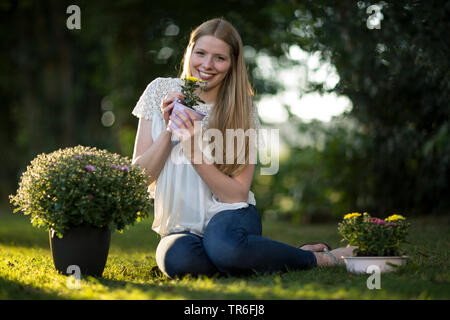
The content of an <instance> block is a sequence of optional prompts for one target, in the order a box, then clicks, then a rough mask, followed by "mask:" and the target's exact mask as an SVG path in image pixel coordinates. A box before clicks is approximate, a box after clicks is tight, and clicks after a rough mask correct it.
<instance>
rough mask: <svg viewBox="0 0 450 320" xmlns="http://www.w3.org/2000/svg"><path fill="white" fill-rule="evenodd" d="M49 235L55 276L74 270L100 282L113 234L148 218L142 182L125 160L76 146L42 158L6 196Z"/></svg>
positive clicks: (137, 170)
mask: <svg viewBox="0 0 450 320" xmlns="http://www.w3.org/2000/svg"><path fill="white" fill-rule="evenodd" d="M10 201H11V203H12V204H13V205H14V206H15V207H16V209H15V210H14V213H16V212H18V211H22V212H23V213H24V214H25V215H29V216H30V217H31V222H32V224H33V226H37V227H44V228H46V229H47V230H48V231H49V237H50V247H51V251H52V256H53V262H54V264H55V268H56V270H58V271H59V272H61V273H63V274H66V272H67V268H68V266H70V265H77V266H78V267H79V268H80V271H81V274H83V275H93V276H101V275H102V273H103V269H104V267H105V264H106V260H107V256H108V251H109V245H110V237H111V231H114V230H119V231H122V230H123V229H124V228H125V226H127V225H132V224H133V223H134V222H135V221H140V220H141V219H144V218H146V217H147V216H148V214H149V213H150V212H151V206H152V203H151V200H150V199H149V197H148V193H147V182H146V176H145V174H144V172H143V170H142V169H141V168H139V167H138V166H132V165H131V162H130V160H129V159H128V158H126V157H123V156H120V155H118V154H113V153H110V152H108V151H106V150H98V149H96V148H91V147H84V146H76V147H72V148H66V149H59V150H57V151H54V152H52V153H49V154H45V153H43V154H40V155H38V156H37V157H36V158H35V159H34V160H32V161H31V164H30V165H29V166H28V167H27V170H26V171H25V172H24V173H23V174H22V178H21V181H20V182H19V188H18V190H17V193H16V194H15V195H11V196H10Z"/></svg>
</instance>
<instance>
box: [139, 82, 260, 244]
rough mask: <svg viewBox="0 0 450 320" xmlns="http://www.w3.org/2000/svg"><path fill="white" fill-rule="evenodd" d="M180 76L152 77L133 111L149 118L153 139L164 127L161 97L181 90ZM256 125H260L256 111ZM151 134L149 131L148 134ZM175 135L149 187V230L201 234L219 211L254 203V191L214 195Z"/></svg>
mask: <svg viewBox="0 0 450 320" xmlns="http://www.w3.org/2000/svg"><path fill="white" fill-rule="evenodd" d="M181 84H182V79H179V78H157V79H155V80H153V81H152V82H151V83H150V84H149V85H148V86H147V88H146V89H145V91H144V93H143V94H142V95H141V97H140V98H139V100H138V102H137V104H136V106H135V108H134V109H133V111H132V114H133V115H135V116H136V117H138V118H144V119H145V120H152V131H151V135H152V139H153V141H155V140H156V139H157V138H158V136H159V135H160V134H161V133H162V132H163V130H165V123H164V119H163V115H162V112H161V109H160V106H161V101H162V99H163V98H164V97H165V96H166V95H167V94H168V93H171V92H181ZM212 107H213V105H211V104H202V105H199V106H197V107H195V109H197V110H200V111H203V112H205V113H207V114H208V113H209V111H210V110H211V108H212ZM253 117H254V121H255V125H256V126H259V121H258V117H257V112H256V110H255V111H254V114H253ZM207 126H208V115H207V116H206V117H205V118H204V119H203V120H202V129H203V130H205V129H207ZM149 134H150V133H149ZM178 143H179V140H178V138H177V137H176V135H175V134H172V149H171V151H170V155H169V157H168V159H167V161H166V163H165V165H164V168H163V169H162V171H161V173H160V174H159V177H158V179H157V180H156V181H155V182H154V183H153V184H152V185H151V186H150V187H149V193H150V197H152V198H154V199H155V201H154V214H155V216H154V220H153V225H152V229H153V230H154V231H155V232H157V233H158V234H160V235H161V236H165V235H168V234H170V233H174V232H181V231H189V232H192V233H195V234H197V235H200V236H202V235H203V232H204V230H205V228H206V225H207V224H208V222H209V220H210V219H211V218H212V217H213V216H214V215H215V214H216V213H218V212H220V211H223V210H232V209H240V208H245V207H248V205H249V204H253V205H256V201H255V197H254V194H253V192H251V191H250V192H249V196H248V200H247V202H237V203H223V202H219V201H218V199H217V197H216V196H214V195H213V193H212V192H211V190H210V189H209V187H208V186H207V184H206V183H205V182H204V181H203V180H202V178H201V177H200V176H199V175H198V174H197V171H195V169H194V167H193V166H192V164H191V163H190V162H189V161H188V160H187V159H186V158H185V157H184V155H183V153H182V150H181V148H180V147H176V145H177V144H178Z"/></svg>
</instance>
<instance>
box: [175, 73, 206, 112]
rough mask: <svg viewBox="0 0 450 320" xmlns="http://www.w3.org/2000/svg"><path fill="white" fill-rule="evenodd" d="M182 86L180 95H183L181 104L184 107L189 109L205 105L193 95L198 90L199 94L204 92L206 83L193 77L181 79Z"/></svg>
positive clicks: (196, 95)
mask: <svg viewBox="0 0 450 320" xmlns="http://www.w3.org/2000/svg"><path fill="white" fill-rule="evenodd" d="M183 83H184V84H183V85H182V86H181V93H183V94H184V96H185V98H184V100H183V104H184V105H185V106H186V107H189V108H191V109H193V108H194V106H196V105H198V104H200V103H205V102H204V101H203V100H202V99H200V97H199V96H198V94H196V93H195V91H196V90H197V89H200V92H201V91H203V90H205V88H206V85H207V82H206V81H203V80H201V79H197V78H195V77H186V78H184V79H183Z"/></svg>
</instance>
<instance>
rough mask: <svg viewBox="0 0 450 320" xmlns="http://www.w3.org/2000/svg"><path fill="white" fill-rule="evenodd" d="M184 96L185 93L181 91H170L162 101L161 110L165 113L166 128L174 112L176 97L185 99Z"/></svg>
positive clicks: (181, 99)
mask: <svg viewBox="0 0 450 320" xmlns="http://www.w3.org/2000/svg"><path fill="white" fill-rule="evenodd" d="M184 98H185V97H184V94H182V93H181V92H172V93H169V94H168V95H167V96H166V97H165V98H164V99H163V101H162V102H161V112H162V114H163V118H164V122H165V123H166V128H167V125H168V123H169V118H170V115H171V114H172V109H173V107H174V101H175V99H178V100H180V101H183V100H184Z"/></svg>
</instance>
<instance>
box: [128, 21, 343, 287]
mask: <svg viewBox="0 0 450 320" xmlns="http://www.w3.org/2000/svg"><path fill="white" fill-rule="evenodd" d="M242 48H243V46H242V41H241V37H240V36H239V34H238V32H237V31H236V29H235V28H234V27H233V26H232V25H231V24H230V23H229V22H227V21H225V20H224V19H219V18H218V19H212V20H209V21H206V22H204V23H203V24H201V25H200V26H198V27H197V28H196V29H195V30H194V31H193V32H192V33H191V37H190V41H189V44H188V46H187V49H186V52H185V55H184V58H183V70H182V74H181V75H180V77H181V78H184V77H195V78H197V79H201V80H203V81H205V82H206V83H207V86H206V88H205V89H204V90H203V91H201V92H199V96H200V98H201V99H202V100H203V101H204V104H201V105H199V106H197V107H196V109H198V110H200V111H203V112H205V113H206V114H207V116H206V117H205V118H204V119H203V120H202V121H201V128H203V129H208V128H209V129H215V130H216V131H217V130H218V131H219V132H220V133H221V134H222V135H223V137H224V138H223V139H222V142H223V143H224V146H223V147H222V148H221V149H220V148H216V149H215V150H216V152H224V153H225V152H227V146H226V134H227V129H243V131H246V130H248V129H257V127H258V125H259V122H258V118H257V113H256V110H255V109H254V106H253V103H252V96H253V91H252V88H251V85H250V83H249V80H248V75H247V69H246V66H245V63H244V57H243V49H242ZM181 78H157V79H155V80H154V81H152V82H151V83H150V84H149V85H148V86H147V88H146V89H145V91H144V93H143V94H142V96H141V97H140V99H139V101H138V103H137V105H136V107H135V108H134V110H133V112H132V113H133V114H134V115H135V116H137V117H138V118H139V125H138V129H137V135H136V141H135V148H134V154H133V163H135V164H139V165H141V166H142V167H143V168H145V169H146V173H147V175H148V181H149V186H150V188H149V189H150V195H151V196H152V197H154V199H155V202H154V204H155V217H154V221H153V225H152V229H153V230H154V231H155V232H157V233H158V234H159V235H161V241H160V242H159V244H158V248H157V250H156V261H157V264H158V267H159V268H160V269H161V270H162V272H164V273H165V274H166V275H167V276H168V277H170V278H174V277H181V276H183V275H186V274H191V275H214V274H216V273H221V274H228V275H241V274H248V273H251V272H253V271H257V272H271V271H286V270H288V269H291V270H295V269H308V268H313V267H315V266H318V265H319V266H320V265H332V264H336V263H338V262H339V260H340V257H341V256H342V255H350V254H351V249H350V248H341V249H336V250H333V251H325V250H326V249H330V248H329V247H328V246H327V245H326V244H323V243H317V244H308V245H304V246H302V247H301V248H296V247H294V246H290V245H288V244H284V243H281V242H278V241H274V240H271V239H268V238H266V237H263V236H261V220H260V216H259V214H258V211H257V210H256V207H255V205H256V201H255V198H254V195H253V193H252V192H251V191H250V186H251V183H252V179H253V173H254V167H255V164H254V163H252V162H251V161H249V160H250V159H249V154H250V152H251V151H252V150H253V149H252V148H254V147H255V146H254V144H252V143H251V142H249V141H248V139H247V140H246V141H245V143H244V146H243V148H240V149H239V148H238V149H237V150H236V149H234V147H233V149H234V150H235V151H237V152H236V154H235V155H234V159H233V160H234V161H231V162H230V161H227V162H224V163H212V164H211V163H208V162H207V161H193V153H192V150H193V149H192V148H190V146H192V143H193V141H195V137H196V135H198V130H197V131H196V130H195V128H198V125H196V123H195V117H194V115H193V114H191V113H190V112H188V115H189V116H185V115H183V114H182V113H177V112H175V111H174V113H175V114H176V115H177V116H178V118H177V117H174V115H173V114H172V109H173V107H174V100H175V99H179V100H180V101H183V99H184V96H183V94H182V93H181V85H182V79H181ZM169 120H172V122H171V123H174V124H176V126H177V127H178V128H181V129H183V134H180V130H175V129H174V127H173V125H169V123H170V122H169ZM197 124H198V123H197ZM180 146H181V147H180ZM228 149H230V148H228ZM228 151H229V150H228ZM223 156H224V157H223V158H224V159H225V158H226V155H225V154H224V155H223ZM242 156H243V159H244V161H237V160H238V158H239V157H242ZM183 159H184V160H186V159H187V160H189V161H180V160H183Z"/></svg>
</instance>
